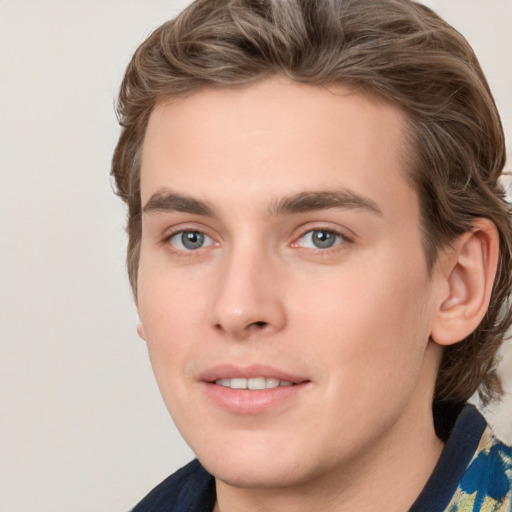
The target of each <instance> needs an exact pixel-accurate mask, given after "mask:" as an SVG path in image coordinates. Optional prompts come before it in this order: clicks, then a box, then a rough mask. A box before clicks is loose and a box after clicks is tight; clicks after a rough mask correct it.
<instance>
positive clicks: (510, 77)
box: [0, 0, 512, 512]
mask: <svg viewBox="0 0 512 512" xmlns="http://www.w3.org/2000/svg"><path fill="white" fill-rule="evenodd" d="M186 3H188V2H186V1H178V0H167V1H164V0H109V1H103V0H102V1H100V0H88V1H85V0H84V1H79V0H76V1H73V2H70V1H66V0H60V1H59V0H0V48H1V52H0V512H27V511H31V512H50V511H51V512H55V511H57V512H59V511H66V512H67V511H70V512H71V511H72V512H107V511H109V512H110V511H115V510H117V511H126V510H128V509H129V508H130V507H131V506H133V505H134V504H135V502H136V501H137V500H138V499H140V498H141V497H142V495H144V494H145V493H146V492H147V491H148V490H149V489H150V488H151V487H153V486H154V485H155V484H156V483H157V482H159V481H160V480H161V479H163V478H164V477H165V476H167V475H168V474H169V473H170V472H172V471H173V470H174V469H176V468H177V467H179V466H180V465H182V464H183V463H185V462H186V461H187V460H188V459H190V458H191V457H192V453H191V452H190V450H189V448H188V447H186V446H185V444H184V443H183V441H182V440H181V439H180V437H179V435H178V434H177V432H176V430H175V428H174V426H173V424H172V422H171V420H170V419H169V418H168V415H167V412H166V410H165V407H164V405H163V402H162V400H161V398H160V395H159V393H158V390H157V387H156V384H155V383H154V380H153V377H152V373H151V368H150V365H149V362H148V357H147V353H146V351H145V346H144V343H143V342H142V341H140V340H139V339H138V338H137V336H136V333H135V326H136V317H135V310H134V307H133V305H132V300H131V295H130V289H129V286H128V281H127V279H126V275H125V267H124V252H125V243H126V240H125V236H124V232H123V225H124V209H123V207H122V205H121V204H120V201H119V200H118V199H117V198H116V197H115V196H114V194H113V193H112V190H111V183H110V179H109V165H110V158H111V154H112V150H113V148H114V145H115V142H116V137H117V136H118V133H119V132H118V127H117V124H116V119H115V115H114V108H113V105H114V99H115V96H116V91H117V88H118V86H119V83H120V81H121V77H122V72H123V69H124V67H125V66H126V64H127V62H128V60H129V57H130V55H131V53H132V52H133V51H134V50H135V48H136V47H137V46H138V44H139V43H140V42H141V41H142V40H143V39H144V38H145V37H146V36H147V35H149V33H150V32H151V30H152V29H153V28H155V27H156V26H157V25H159V24H160V23H162V22H163V21H165V20H166V19H168V18H170V17H173V16H174V15H175V14H176V13H177V12H178V11H179V10H180V9H181V8H182V7H183V6H184V5H185V4H186ZM428 4H429V5H431V6H433V7H434V8H435V9H437V10H438V11H439V12H440V13H441V14H442V15H444V16H445V17H446V18H447V19H448V20H449V21H450V22H451V23H452V24H454V25H455V26H456V27H457V28H459V29H460V30H461V31H462V33H463V34H465V35H466V37H467V38H468V39H469V41H470V42H471V43H472V44H473V46H474V48H475V50H476V52H477V54H478V56H479V57H480V59H481V62H482V64H483V67H484V70H485V71H486V73H487V75H488V78H489V81H490V83H491V87H492V88H493V90H494V93H495V96H496V99H497V102H498V105H499V108H500V110H501V113H502V116H503V121H504V123H505V127H506V131H507V136H508V140H509V144H510V140H511V137H510V136H511V133H512V99H511V98H512V94H511V93H512V72H511V69H512V68H511V66H510V63H509V62H510V53H511V49H512V1H511V0H489V1H486V2H483V1H482V0H437V1H436V0H430V1H429V2H428ZM509 154H510V146H509ZM509 168H510V167H509ZM509 347H510V345H509ZM502 372H503V374H504V376H505V382H506V386H507V387H508V389H509V391H510V392H512V379H511V378H510V374H511V373H512V349H510V348H508V349H507V348H506V349H505V350H504V363H503V366H502ZM510 396H511V395H508V396H507V398H506V399H505V401H504V402H503V404H502V405H501V406H500V407H499V408H495V409H494V410H491V411H489V412H488V413H487V414H488V416H489V418H490V419H491V421H492V423H493V424H495V425H496V428H497V429H498V430H499V431H500V432H502V435H503V436H505V437H508V438H509V439H511V438H512V417H511V416H512V414H511V409H512V400H511V399H510Z"/></svg>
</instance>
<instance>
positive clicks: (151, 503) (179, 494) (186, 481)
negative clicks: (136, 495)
mask: <svg viewBox="0 0 512 512" xmlns="http://www.w3.org/2000/svg"><path fill="white" fill-rule="evenodd" d="M214 503H215V480H214V478H213V477H212V476H211V475H210V474H209V473H208V472H207V471H206V470H205V469H204V468H203V467H202V466H201V464H200V463H199V461H198V460H197V459H196V460H193V461H192V462H190V463H189V464H187V465H186V466H184V467H182V468H181V469H179V470H178V471H176V472H175V473H173V474H172V475H171V476H169V477H167V478H166V479H165V480H164V481H163V482H161V483H160V484H158V485H157V486H156V487H155V488H154V489H153V490H152V491H151V492H150V493H149V494H148V495H147V496H146V497H145V498H143V499H142V501H141V502H140V503H139V504H138V505H136V506H135V508H133V509H132V511H131V512H164V511H165V512H181V511H185V510H187V511H191V512H211V510H212V508H213V505H214Z"/></svg>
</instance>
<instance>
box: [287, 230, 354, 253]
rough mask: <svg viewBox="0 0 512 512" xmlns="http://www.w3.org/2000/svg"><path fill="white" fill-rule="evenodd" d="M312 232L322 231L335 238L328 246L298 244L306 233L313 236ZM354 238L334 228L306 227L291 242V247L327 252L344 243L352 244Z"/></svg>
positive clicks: (337, 248) (336, 248)
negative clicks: (306, 228)
mask: <svg viewBox="0 0 512 512" xmlns="http://www.w3.org/2000/svg"><path fill="white" fill-rule="evenodd" d="M314 233H323V234H324V235H325V234H327V235H333V236H334V237H336V238H335V241H334V244H333V245H332V246H330V247H323V248H322V247H303V246H301V245H300V243H299V241H300V240H301V239H304V238H305V237H306V236H307V235H310V236H311V237H313V236H314ZM353 242H354V240H353V239H352V238H350V237H348V236H347V235H346V234H344V233H341V232H339V231H337V230H335V229H329V228H321V227H320V228H318V227H317V228H313V229H308V230H307V231H305V232H303V233H302V234H301V235H300V236H299V237H297V238H296V241H295V242H293V243H292V247H298V248H302V249H305V250H308V251H316V252H318V253H320V254H329V253H330V252H332V251H336V250H339V249H340V247H339V246H340V245H345V244H352V243H353Z"/></svg>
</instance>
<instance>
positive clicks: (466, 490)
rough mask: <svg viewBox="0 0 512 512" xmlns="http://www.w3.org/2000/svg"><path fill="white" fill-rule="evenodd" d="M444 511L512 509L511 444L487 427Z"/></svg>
mask: <svg viewBox="0 0 512 512" xmlns="http://www.w3.org/2000/svg"><path fill="white" fill-rule="evenodd" d="M445 512H512V448H511V447H510V446H507V445H505V444H503V443H502V442H501V441H499V440H498V439H496V438H495V437H494V436H493V434H492V433H491V431H490V430H489V429H486V430H485V432H484V434H483V435H482V438H481V440H480V443H479V445H478V448H477V451H476V452H475V454H474V456H473V458H472V459H471V462H470V463H469V465H468V467H467V468H466V471H465V472H464V475H463V477H462V479H461V481H460V483H459V487H458V489H457V491H456V493H455V494H454V496H453V498H452V500H451V501H450V503H449V505H448V507H447V508H446V509H445Z"/></svg>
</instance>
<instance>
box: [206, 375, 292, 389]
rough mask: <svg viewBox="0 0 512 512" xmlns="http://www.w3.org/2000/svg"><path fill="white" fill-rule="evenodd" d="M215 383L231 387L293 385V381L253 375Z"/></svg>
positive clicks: (268, 387) (263, 387)
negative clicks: (248, 377)
mask: <svg viewBox="0 0 512 512" xmlns="http://www.w3.org/2000/svg"><path fill="white" fill-rule="evenodd" d="M215 384H218V385H219V386H224V387H226V388H231V389H270V388H277V387H278V386H293V382H289V381H287V380H279V379H275V378H273V377H251V378H250V379H244V378H236V379H218V380H216V381H215Z"/></svg>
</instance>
